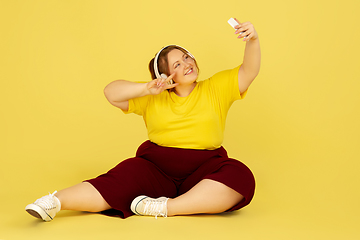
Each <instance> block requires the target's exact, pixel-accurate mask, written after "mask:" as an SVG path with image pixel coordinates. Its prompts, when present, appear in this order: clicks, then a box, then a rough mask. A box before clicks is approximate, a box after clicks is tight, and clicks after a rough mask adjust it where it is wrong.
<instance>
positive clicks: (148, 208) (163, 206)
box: [144, 198, 168, 219]
mask: <svg viewBox="0 0 360 240" xmlns="http://www.w3.org/2000/svg"><path fill="white" fill-rule="evenodd" d="M167 200H168V198H166V199H165V200H158V199H146V203H145V207H144V215H150V216H155V219H157V217H158V216H162V217H167Z"/></svg>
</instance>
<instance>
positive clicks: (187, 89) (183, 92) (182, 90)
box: [175, 82, 197, 97]
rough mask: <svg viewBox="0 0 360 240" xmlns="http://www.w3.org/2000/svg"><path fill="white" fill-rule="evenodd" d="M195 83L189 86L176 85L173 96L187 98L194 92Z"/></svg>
mask: <svg viewBox="0 0 360 240" xmlns="http://www.w3.org/2000/svg"><path fill="white" fill-rule="evenodd" d="M196 84H197V82H193V83H192V84H190V85H177V86H176V87H175V94H176V95H178V96H179V97H187V96H189V95H190V93H191V92H192V91H193V90H194V88H195V86H196Z"/></svg>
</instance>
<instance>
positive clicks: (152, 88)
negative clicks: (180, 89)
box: [147, 73, 178, 95]
mask: <svg viewBox="0 0 360 240" xmlns="http://www.w3.org/2000/svg"><path fill="white" fill-rule="evenodd" d="M174 75H175V73H173V74H171V75H170V76H169V77H167V78H157V79H154V80H152V81H151V82H148V83H147V89H148V91H149V92H150V94H152V95H157V94H160V93H161V92H163V91H164V90H166V89H171V88H174V87H176V86H177V85H178V83H171V80H172V78H173V77H174Z"/></svg>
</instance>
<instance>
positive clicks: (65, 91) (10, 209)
mask: <svg viewBox="0 0 360 240" xmlns="http://www.w3.org/2000/svg"><path fill="white" fill-rule="evenodd" d="M359 9H360V2H359V1H357V0H344V1H325V0H322V1H310V0H302V1H285V0H275V1H265V0H257V1H235V0H224V1H200V0H194V1H180V2H179V1H145V0H139V1H124V0H118V1H115V0H112V1H110V0H109V1H89V0H87V1H85V0H81V1H80V0H79V1H70V0H63V1H54V0H43V1H40V0H33V1H25V0H23V1H20V0H11V1H1V2H0V20H1V21H0V22H1V23H0V24H1V25H0V28H1V29H0V34H1V37H0V39H1V40H0V41H1V45H0V51H1V55H0V56H1V57H0V59H1V60H0V61H1V62H0V66H1V75H0V77H1V87H0V103H1V118H0V121H1V122H0V123H1V125H0V134H1V138H0V139H1V140H0V147H1V149H0V159H1V160H0V164H1V165H0V177H1V186H0V199H1V200H0V203H1V204H0V239H1V240H10V239H48V238H49V237H50V238H52V239H105V238H110V239H113V238H114V239H115V238H123V239H140V238H144V237H145V238H149V237H150V239H152V238H154V239H168V238H172V239H252V240H256V239H276V240H279V239H329V240H330V239H347V240H349V239H360V231H359V230H358V225H359V220H360V219H359V216H360V207H359V203H360V193H359V183H360V181H359V180H360V179H359V175H358V172H359V169H360V164H359V159H360V152H359V145H360V144H359V143H360V137H359V135H360V128H359V122H360V112H359V104H360V100H359V93H358V92H359V88H360V81H359V80H360V78H359V77H360V73H359V69H360V68H359V64H360V61H359V56H360V47H359V45H358V43H359V40H360V34H359V31H358V25H359V23H360V17H359V14H358V11H359ZM230 17H236V18H238V19H239V20H240V21H251V22H252V23H253V24H254V26H255V28H256V30H257V31H258V33H259V37H260V43H261V48H262V68H261V72H260V74H259V76H258V77H257V79H256V80H255V82H254V83H253V84H252V86H251V87H250V90H249V92H248V95H247V97H246V98H245V99H244V100H242V101H238V102H236V103H235V104H234V105H233V107H232V109H231V110H230V112H229V115H228V120H227V128H226V133H225V142H224V146H225V148H226V149H227V150H228V152H229V155H230V156H231V157H234V158H237V159H239V160H241V161H243V162H244V163H245V164H247V165H248V166H249V167H250V168H251V169H252V171H253V172H254V174H255V177H256V180H257V189H256V194H255V197H254V200H253V202H252V203H251V204H250V205H249V206H248V207H246V208H244V209H243V210H240V211H237V212H235V213H231V214H220V215H213V216H187V217H173V218H167V219H158V220H155V219H153V218H152V217H131V218H128V219H126V220H122V219H119V218H110V217H106V216H103V215H99V214H86V213H78V212H70V211H65V212H62V213H59V214H58V216H57V218H56V219H55V221H52V222H50V223H43V222H40V221H37V220H36V219H34V218H32V217H31V216H29V215H28V214H27V213H26V212H25V211H24V208H25V206H26V205H27V204H29V203H31V202H33V201H34V200H36V199H37V198H39V197H41V196H43V195H45V194H47V193H48V192H49V191H51V192H53V191H54V190H60V189H62V188H65V187H68V186H71V185H74V184H76V183H78V182H81V181H82V180H85V179H88V178H93V177H95V176H97V175H99V174H101V173H104V172H105V171H107V170H108V169H110V168H112V167H113V166H115V165H116V164H117V163H118V162H119V161H121V160H123V159H125V158H128V157H131V156H133V155H134V154H135V151H136V149H137V147H138V146H139V145H140V143H141V142H142V141H144V140H146V139H147V135H146V129H145V126H144V124H143V121H142V118H141V117H139V116H136V115H134V114H133V115H125V114H123V113H122V112H121V111H120V110H118V109H116V108H114V107H112V106H111V105H110V104H109V103H108V102H107V101H106V99H105V97H104V95H103V89H104V87H105V86H106V85H107V84H108V83H109V82H111V81H113V80H116V79H126V80H132V81H135V80H149V79H150V77H149V76H150V75H149V73H148V70H147V65H148V62H149V60H150V59H151V58H152V57H153V56H154V55H155V53H156V52H157V51H158V50H159V49H160V48H161V47H163V46H165V45H168V44H178V45H181V46H184V47H185V48H187V49H188V50H189V51H190V52H192V53H193V54H194V55H195V57H196V58H197V61H198V63H199V66H200V69H201V74H200V79H205V78H207V77H210V76H211V75H212V74H214V73H216V72H218V71H221V70H224V69H229V68H233V67H235V66H237V65H239V64H240V63H241V62H242V57H243V50H244V43H243V42H242V41H241V40H238V39H236V37H235V34H234V30H232V28H231V27H230V26H229V25H228V24H227V20H228V19H229V18H230Z"/></svg>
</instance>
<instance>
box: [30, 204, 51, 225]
mask: <svg viewBox="0 0 360 240" xmlns="http://www.w3.org/2000/svg"><path fill="white" fill-rule="evenodd" d="M25 210H26V211H27V212H28V213H29V214H30V215H32V216H34V217H36V218H40V219H42V220H44V221H46V222H49V221H51V220H53V218H52V217H51V216H50V215H49V214H47V213H46V211H45V210H44V209H42V208H41V207H39V206H38V205H35V204H33V203H32V204H29V205H27V206H26V207H25Z"/></svg>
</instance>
